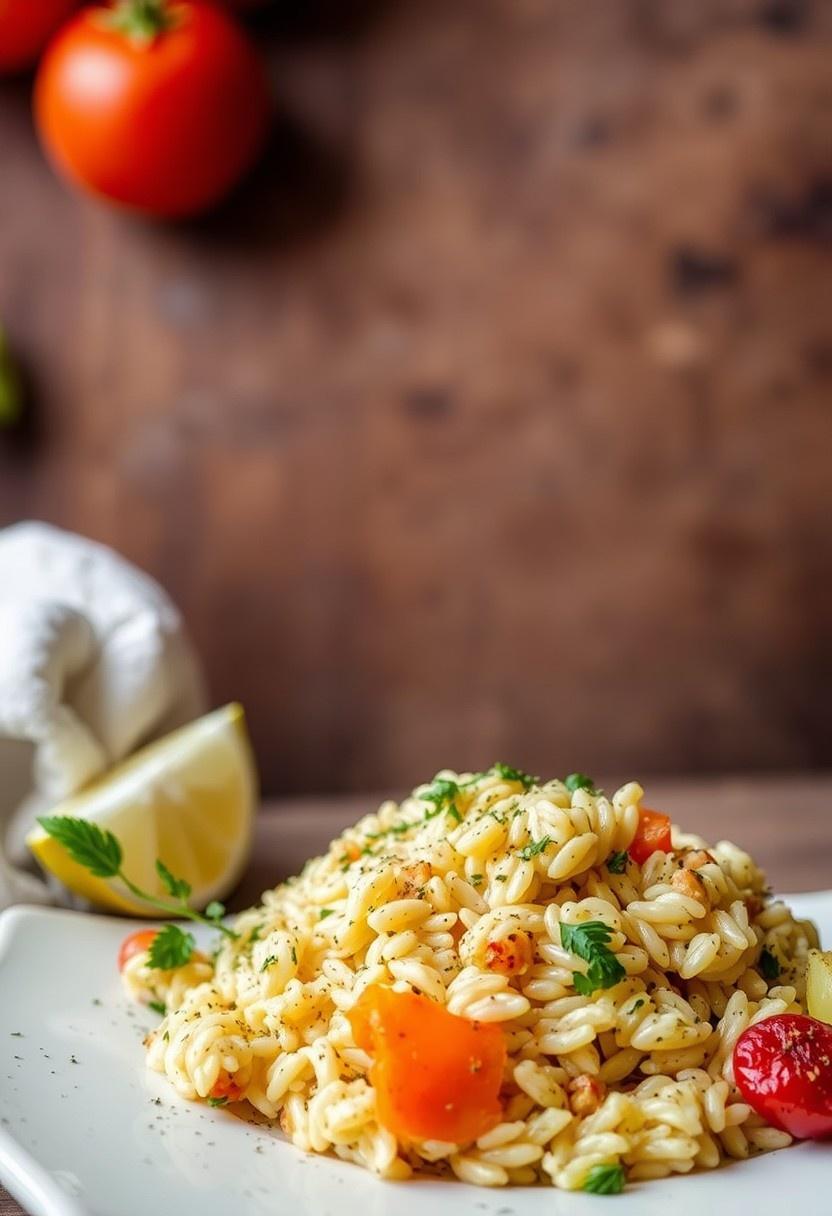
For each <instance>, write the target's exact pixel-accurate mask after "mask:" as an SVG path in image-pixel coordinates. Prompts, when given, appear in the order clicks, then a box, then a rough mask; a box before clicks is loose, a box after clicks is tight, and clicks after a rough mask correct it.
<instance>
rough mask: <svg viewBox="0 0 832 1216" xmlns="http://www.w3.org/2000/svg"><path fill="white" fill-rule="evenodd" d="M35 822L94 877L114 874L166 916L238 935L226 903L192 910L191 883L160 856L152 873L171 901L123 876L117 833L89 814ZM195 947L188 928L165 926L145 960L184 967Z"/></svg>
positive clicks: (166, 968) (156, 964)
mask: <svg viewBox="0 0 832 1216" xmlns="http://www.w3.org/2000/svg"><path fill="white" fill-rule="evenodd" d="M38 823H39V824H40V826H41V827H42V828H43V830H44V831H45V832H47V833H48V834H49V835H50V836H51V837H52V838H53V839H54V840H57V841H58V843H59V844H61V845H63V847H64V848H65V849H66V851H67V853H68V854H69V856H70V857H71V858H72V860H73V861H74V862H75V863H76V864H77V865H79V866H83V867H84V869H85V870H89V872H90V874H92V875H94V876H95V877H96V878H118V879H120V880H121V881H122V882H123V883H124V885H125V887H127V890H128V891H130V892H131V894H133V895H135V896H136V898H137V899H141V900H143V901H144V902H145V903H147V904H149V905H150V906H151V907H153V908H158V909H159V911H160V912H165V913H167V914H168V915H170V916H183V917H186V918H187V919H188V920H192V921H197V922H198V923H199V924H201V925H211V926H212V928H214V929H218V930H219V931H220V933H223V934H225V936H226V937H229V938H236V937H237V934H236V933H235V932H234V930H233V929H229V928H228V926H227V925H224V924H223V923H222V918H223V916H224V915H225V907H224V906H223V904H221V903H219V901H218V900H212V901H211V903H210V904H209V905H208V907H207V908H206V909H205V912H204V913H201V912H195V911H194V910H193V908H189V907H188V899H189V898H190V895H191V884H190V883H189V882H187V881H186V880H185V879H184V878H177V877H176V875H175V874H172V873H171V872H170V870H169V869H168V867H167V866H166V865H165V863H164V862H163V861H162V860H161V858H159V859H157V861H156V873H157V874H158V875H159V878H160V879H161V882H162V885H163V887H164V888H165V890H166V891H167V893H168V894H169V895H170V897H171V899H170V900H167V899H159V897H158V896H157V895H151V894H150V893H149V892H148V891H143V890H142V889H141V887H138V886H137V885H136V884H135V883H134V882H132V881H131V880H130V879H129V878H128V877H127V875H126V874H125V873H124V870H123V868H122V862H123V856H124V855H123V851H122V848H121V844H120V842H119V840H118V838H117V837H116V836H114V835H113V833H112V832H110V831H106V830H105V831H102V829H101V828H100V827H99V826H98V824H97V823H92V822H91V821H90V820H88V819H76V818H73V817H72V816H71V815H44V816H43V817H42V818H40V819H38ZM171 901H173V902H171ZM195 948H196V942H195V941H194V938H193V935H192V934H191V933H186V932H185V931H184V930H183V929H180V928H179V926H178V925H165V927H164V928H163V929H161V930H160V931H159V932H158V933H157V934H156V936H155V937H154V939H153V941H152V943H151V945H150V948H149V951H148V963H149V964H150V966H151V967H155V968H158V969H159V970H160V971H169V970H171V969H172V968H174V967H182V966H184V965H185V963H187V962H188V961H189V959H190V958H191V956H192V954H193V952H194V950H195Z"/></svg>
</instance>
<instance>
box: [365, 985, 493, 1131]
mask: <svg viewBox="0 0 832 1216" xmlns="http://www.w3.org/2000/svg"><path fill="white" fill-rule="evenodd" d="M349 1019H350V1023H351V1025H352V1029H353V1034H354V1035H355V1041H356V1043H357V1044H358V1046H359V1047H361V1048H362V1049H363V1050H364V1051H366V1052H367V1054H368V1055H370V1056H372V1059H373V1063H372V1067H371V1068H370V1081H371V1082H372V1085H373V1087H374V1089H375V1091H376V1104H377V1110H378V1119H379V1122H380V1123H381V1124H382V1126H383V1127H386V1128H387V1130H388V1131H391V1132H393V1134H394V1135H396V1136H399V1137H402V1138H403V1139H407V1140H446V1141H451V1142H453V1143H454V1144H465V1143H467V1142H469V1141H471V1140H475V1139H476V1138H477V1137H478V1136H481V1135H483V1133H484V1132H487V1131H488V1130H489V1129H490V1128H492V1127H494V1126H495V1125H496V1124H497V1123H499V1121H500V1119H501V1118H502V1108H501V1106H500V1101H499V1092H500V1085H501V1083H502V1079H503V1066H504V1064H505V1059H506V1043H505V1035H504V1034H503V1032H502V1030H501V1029H500V1027H499V1026H497V1025H496V1024H493V1023H491V1024H487V1023H484V1022H472V1021H470V1020H469V1019H468V1018H458V1017H455V1016H454V1015H453V1014H452V1013H448V1011H447V1009H445V1008H444V1007H443V1006H442V1005H439V1004H437V1003H436V1001H432V1000H429V998H428V997H426V996H421V995H419V994H418V993H415V992H394V991H393V990H392V989H391V988H382V987H379V986H378V985H372V986H371V987H369V988H366V989H365V990H364V992H363V993H362V994H361V996H360V997H359V1000H358V1002H357V1004H356V1005H355V1006H354V1007H353V1009H352V1010H351V1012H350V1014H349Z"/></svg>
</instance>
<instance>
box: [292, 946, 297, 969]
mask: <svg viewBox="0 0 832 1216" xmlns="http://www.w3.org/2000/svg"><path fill="white" fill-rule="evenodd" d="M292 962H293V963H294V964H295V966H297V962H298V952H297V950H296V949H295V947H294V946H292Z"/></svg>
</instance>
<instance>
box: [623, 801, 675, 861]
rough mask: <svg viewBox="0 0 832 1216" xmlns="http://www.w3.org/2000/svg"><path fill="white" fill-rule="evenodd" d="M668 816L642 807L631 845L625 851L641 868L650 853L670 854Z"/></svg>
mask: <svg viewBox="0 0 832 1216" xmlns="http://www.w3.org/2000/svg"><path fill="white" fill-rule="evenodd" d="M672 848H673V846H672V844H671V843H670V816H669V815H663V814H662V813H661V811H650V810H648V809H647V807H642V809H641V811H639V820H638V828H637V829H636V834H635V836H634V838H633V843H632V844H631V845H630V847H629V849H628V850H627V851H628V853H629V854H630V856H631V857H632V859H633V861H635V862H637V863H638V864H639V865H640V866H643V865H644V863H645V861H646V860H647V858H648V857H649V856H650V854H651V853H670V852H671V850H672Z"/></svg>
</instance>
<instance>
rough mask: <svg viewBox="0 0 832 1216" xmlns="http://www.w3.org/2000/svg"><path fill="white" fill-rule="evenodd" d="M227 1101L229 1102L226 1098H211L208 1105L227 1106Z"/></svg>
mask: <svg viewBox="0 0 832 1216" xmlns="http://www.w3.org/2000/svg"><path fill="white" fill-rule="evenodd" d="M227 1101H228V1098H227V1097H225V1096H223V1097H222V1098H209V1099H208V1105H209V1106H225V1104H226V1102H227Z"/></svg>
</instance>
